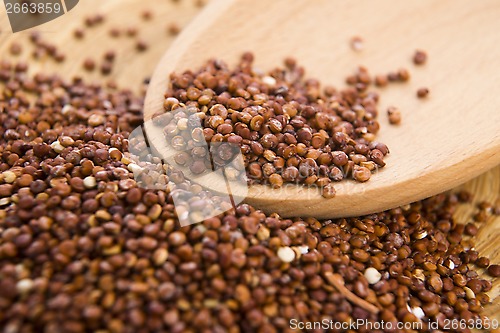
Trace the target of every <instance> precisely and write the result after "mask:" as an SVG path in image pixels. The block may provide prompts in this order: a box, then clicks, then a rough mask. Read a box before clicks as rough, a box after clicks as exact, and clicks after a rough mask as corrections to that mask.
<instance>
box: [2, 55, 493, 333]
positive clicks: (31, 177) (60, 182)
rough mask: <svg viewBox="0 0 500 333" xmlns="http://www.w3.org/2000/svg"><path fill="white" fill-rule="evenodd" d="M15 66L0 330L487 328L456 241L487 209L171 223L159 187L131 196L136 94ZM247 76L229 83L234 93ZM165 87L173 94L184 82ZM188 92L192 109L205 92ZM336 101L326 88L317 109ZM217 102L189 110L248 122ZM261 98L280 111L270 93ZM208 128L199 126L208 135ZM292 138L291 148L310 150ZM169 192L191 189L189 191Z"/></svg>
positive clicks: (423, 204) (5, 154) (479, 295)
mask: <svg viewBox="0 0 500 333" xmlns="http://www.w3.org/2000/svg"><path fill="white" fill-rule="evenodd" d="M245 64H247V65H248V62H245V60H244V61H243V62H242V64H240V66H242V68H245V66H244V65H245ZM216 67H220V68H219V69H217V68H216ZM290 67H291V69H290V70H288V71H286V73H288V74H276V76H275V80H276V82H277V84H278V83H279V82H281V81H280V80H285V79H284V76H280V75H292V74H293V75H298V74H297V73H300V71H298V70H297V68H296V67H293V66H290ZM225 68H226V67H224V65H221V64H219V65H217V62H210V63H209V64H208V69H209V71H210V70H220V71H222V72H226V73H228V72H227V70H226V69H225ZM293 68H295V69H293ZM25 71H26V66H19V65H15V64H10V63H7V62H2V63H1V66H0V81H1V85H2V88H1V96H0V107H1V113H0V123H1V124H2V125H1V127H0V172H1V173H0V208H1V210H0V327H1V329H2V331H3V332H9V333H11V332H95V331H106V332H113V333H115V332H174V333H175V332H179V333H180V332H292V331H293V330H292V329H291V328H290V321H291V320H292V319H296V320H299V321H302V322H314V321H321V320H323V319H327V320H332V321H334V322H349V321H355V320H357V319H366V320H369V321H372V322H380V321H382V320H383V321H385V322H393V323H396V322H397V321H400V322H421V323H422V325H423V331H428V327H427V325H428V323H429V322H436V321H437V322H438V323H440V325H443V324H444V323H445V321H446V319H455V320H460V319H465V320H480V321H481V322H486V321H487V320H486V319H485V318H484V317H482V316H481V310H482V308H483V306H484V305H486V304H488V303H489V302H490V300H489V297H488V295H487V292H488V291H489V290H490V289H491V287H492V284H491V281H489V280H488V279H485V278H482V277H480V276H479V274H478V271H479V270H478V269H479V268H485V269H486V270H487V271H488V273H489V274H490V275H491V276H494V277H497V276H499V275H500V266H498V265H495V264H492V263H490V262H489V260H488V258H485V257H482V256H480V254H479V253H478V252H477V251H475V250H474V247H473V243H472V241H471V240H470V238H469V237H468V235H474V234H476V233H477V229H478V225H479V223H481V222H484V221H485V220H486V219H487V217H488V216H489V215H491V214H498V212H499V209H498V207H492V206H491V205H489V204H487V203H483V204H481V205H480V206H479V207H478V212H477V214H476V216H475V219H476V222H475V223H469V224H467V225H464V224H459V223H457V221H455V220H454V218H453V213H454V211H455V210H456V208H457V207H458V205H459V204H460V201H469V200H470V196H469V195H467V194H466V193H460V194H440V195H437V196H435V197H432V198H429V199H426V200H423V201H420V202H416V203H413V204H411V205H407V206H404V207H400V208H396V209H392V210H389V211H385V212H381V213H377V214H371V215H367V216H361V217H353V218H342V219H333V220H323V221H318V220H317V219H314V218H304V219H302V218H300V217H296V218H291V219H286V218H282V217H280V216H279V215H277V214H270V215H266V214H264V213H263V212H261V211H259V210H258V209H256V208H254V207H251V206H249V205H247V204H241V205H239V206H237V207H236V208H235V209H232V210H229V211H227V212H225V213H224V214H221V215H218V216H215V217H213V218H210V219H207V220H206V221H204V222H202V223H199V224H193V225H190V226H186V227H180V224H179V221H178V219H177V217H176V215H175V210H174V206H173V201H172V195H171V193H170V191H169V190H168V189H167V190H146V189H143V188H141V187H139V186H138V185H137V183H136V181H135V179H134V175H133V172H132V170H130V168H129V165H130V164H131V157H130V155H129V153H128V151H129V148H130V147H129V144H130V143H129V141H128V139H127V138H128V135H129V133H130V131H132V130H133V129H134V128H135V127H137V126H138V125H140V124H141V122H142V102H143V97H142V96H135V95H134V94H132V93H131V92H130V91H127V90H119V89H116V88H114V87H106V86H99V85H89V84H86V83H84V82H82V81H81V80H74V81H72V82H64V81H63V80H61V79H60V78H58V77H57V76H53V75H44V74H38V75H36V76H34V77H31V76H29V75H27V74H26V73H25ZM290 73H292V74H290ZM225 75H229V74H225ZM249 75H250V74H244V73H242V74H241V80H242V82H243V81H244V80H246V79H248V78H249V77H248V76H249ZM192 76H193V77H194V75H192ZM182 77H183V76H180V78H182ZM250 77H251V75H250ZM180 78H179V79H177V80H173V82H174V84H182V85H184V84H183V83H179V80H180ZM200 80H201V79H200ZM207 80H208V78H207ZM209 81H210V80H208V82H209ZM176 82H177V83H176ZM294 82H295V83H294ZM240 84H241V82H240V81H238V82H234V85H235V87H239V85H240ZM294 85H295V87H296V88H295V89H296V90H295V92H294V90H293V89H290V87H293V86H294ZM250 86H251V85H248V86H245V91H246V92H248V89H250V88H249V87H250ZM288 86H289V87H288V90H289V92H290V91H291V92H292V93H293V94H296V95H297V94H298V95H300V96H298V97H294V98H296V99H300V98H302V99H304V103H303V104H304V105H306V106H305V107H302V106H300V103H299V105H295V104H293V106H294V107H295V108H296V109H297V114H300V115H295V116H294V117H298V118H296V119H298V121H301V122H302V123H303V126H302V127H301V128H304V127H305V128H311V131H310V134H311V139H310V140H312V138H313V137H314V134H317V133H319V131H316V130H312V127H311V124H315V123H314V119H316V115H317V114H318V113H319V112H315V113H314V116H312V117H308V116H307V111H305V110H309V109H308V108H307V106H308V103H310V102H309V101H307V100H306V99H307V94H308V93H314V91H315V90H316V88H317V84H316V83H314V82H311V83H309V84H308V86H307V87H309V88H311V91H310V92H304V89H305V88H304V87H305V85H302V84H299V83H297V82H296V81H293V80H292V81H291V83H289V84H288ZM261 88H262V87H260V88H258V89H261ZM182 89H183V88H182V86H179V89H178V90H182ZM227 89H229V88H227ZM238 89H241V88H236V90H234V91H235V92H236V91H238ZM199 90H200V96H199V97H198V99H197V101H195V103H200V98H202V97H203V96H208V95H206V94H205V93H204V90H202V89H199ZM195 92H196V91H195ZM214 92H217V91H214ZM192 93H193V92H190V93H189V95H191V94H192ZM266 93H269V91H268V92H266ZM318 93H319V92H318ZM359 93H360V92H359V91H356V92H354V91H353V94H355V95H356V94H359ZM241 94H244V92H241ZM339 94H341V93H338V92H333V91H332V93H331V95H330V96H329V97H325V98H330V99H334V98H335V96H341V95H339ZM221 95H223V97H222V98H224V96H226V97H228V98H227V99H226V101H224V100H217V98H220V96H217V97H216V96H215V95H214V96H208V97H209V98H210V102H209V103H208V104H205V106H207V105H210V103H214V99H216V100H215V102H217V103H218V104H221V105H227V106H224V107H225V108H226V109H228V107H229V108H233V107H234V108H233V109H241V110H240V111H237V112H238V113H237V114H239V115H240V117H241V119H245V118H244V117H247V116H245V115H246V114H249V115H251V116H252V117H256V116H257V114H252V112H251V111H248V112H245V111H243V110H244V109H245V108H246V107H249V106H245V107H243V106H242V105H240V107H239V108H237V107H236V105H233V103H237V102H238V103H241V102H242V101H241V100H240V99H239V98H236V99H234V98H235V97H229V96H227V94H225V95H224V92H222V93H221ZM181 96H183V95H182V94H179V95H178V96H177V97H175V98H177V99H179V98H181V99H182V97H181ZM185 96H186V98H188V97H187V96H188V92H185ZM325 96H326V95H325ZM356 96H357V95H356ZM208 97H207V100H208ZM283 98H284V99H286V98H285V97H283ZM356 98H361V97H356ZM274 99H278V100H280V98H279V96H278V94H275V95H274ZM179 101H180V100H179ZM202 101H203V100H202ZM373 102H374V101H373V100H372V102H370V103H373ZM264 103H266V102H264ZM267 103H270V102H269V101H267ZM274 103H275V104H274V106H273V108H272V109H271V107H268V110H274V111H273V112H275V114H274V115H272V117H275V118H272V119H276V118H277V117H278V116H279V115H282V116H283V115H284V114H285V113H284V111H283V108H282V110H281V111H282V113H281V114H280V113H279V111H278V114H276V109H278V110H279V107H277V106H276V102H275V101H274ZM278 104H279V103H278ZM202 105H203V104H202ZM262 105H264V104H262ZM201 107H203V106H201ZM211 108H212V109H213V106H211V107H210V108H209V107H208V106H207V112H209V110H210V109H211ZM221 109H222V108H219V109H218V110H219V111H220V110H221ZM285 109H286V108H285ZM299 110H300V111H299ZM365 110H366V106H365ZM348 111H349V110H347V111H346V112H348ZM299 112H300V113H299ZM304 112H305V114H304ZM368 114H369V112H366V113H365V116H366V115H368ZM215 115H217V114H214V115H212V114H210V117H214V116H215ZM219 116H220V115H219ZM300 117H302V118H303V119H300ZM336 117H338V118H339V119H342V120H339V123H338V124H337V126H341V127H342V128H344V130H347V129H352V130H353V132H349V133H350V134H352V135H354V133H355V130H354V128H358V127H359V126H358V125H361V124H358V125H355V126H353V125H352V124H357V123H356V121H357V118H356V119H354V120H353V121H352V123H351V122H350V121H349V120H345V119H344V118H343V116H342V114H340V115H337V116H336ZM346 117H349V116H348V115H347V113H346ZM283 118H284V117H281V119H283ZM207 119H209V118H207ZM238 119H239V118H238V116H235V121H233V120H232V118H231V124H233V123H238V122H239V123H240V124H242V125H243V124H246V123H245V121H243V120H241V121H240V120H238ZM223 120H224V119H223ZM226 120H227V118H226ZM236 120H238V121H236ZM365 120H366V119H365ZM365 120H363V121H365ZM207 121H208V120H207ZM290 121H291V120H290ZM369 121H371V120H369V119H368V120H366V122H369ZM223 123H229V122H226V121H225V120H224V121H223ZM347 123H349V124H351V125H347ZM250 124H251V120H250ZM221 125H223V124H222V123H221V124H219V126H221ZM242 125H240V126H242ZM276 125H277V126H278V124H277V123H276ZM219 126H217V127H216V128H212V130H213V131H214V133H213V135H214V136H215V135H217V133H215V130H216V129H218V128H219ZM231 126H232V125H231ZM286 126H287V125H285V126H283V127H284V128H285V127H286ZM308 126H309V127H308ZM292 127H293V125H292ZM361 127H362V126H361ZM207 128H208V127H207ZM242 128H245V127H244V126H242ZM233 130H235V131H236V124H235V125H234V127H233ZM245 132H246V131H245ZM374 132H375V131H374ZM231 133H232V132H231ZM251 133H252V132H250V134H249V135H250V137H249V138H244V136H246V134H245V135H240V136H241V138H242V143H243V144H246V143H244V142H243V140H250V141H252V142H259V140H261V139H257V138H256V139H255V140H253V139H252V138H251V135H252V134H251ZM308 133H309V132H308ZM339 133H344V132H343V131H340V132H339ZM367 133H372V132H371V131H369V132H367ZM220 134H222V133H220ZM235 134H236V135H239V134H237V133H235ZM267 134H269V133H267ZM275 134H277V133H275ZM275 134H273V135H274V136H276V135H275ZM282 134H283V133H282ZM344 134H345V133H344ZM259 135H260V134H259ZM264 135H265V134H264ZM283 137H285V135H284V134H283ZM349 137H350V135H349ZM361 137H362V136H361V135H360V136H354V140H356V139H357V140H361V139H362V138H361ZM330 139H331V138H330ZM330 139H329V140H330ZM345 139H346V140H348V139H347V136H345ZM364 140H366V139H364ZM264 141H265V140H264ZM278 142H281V141H280V140H279V139H278ZM306 142H308V145H306V144H305V143H304V145H305V146H306V150H307V151H311V150H318V149H319V148H314V147H311V146H309V143H311V142H310V141H307V140H306ZM370 142H372V141H370ZM285 144H287V145H290V143H286V142H285ZM361 144H364V146H365V147H363V149H362V150H363V151H364V152H365V153H366V154H361V153H359V152H358V153H359V154H360V155H362V156H365V158H367V161H366V162H369V160H368V157H369V156H370V154H373V151H374V150H378V151H380V152H382V150H380V149H379V148H377V147H376V146H371V144H365V143H359V142H357V143H356V144H355V145H354V146H352V145H350V146H349V147H351V148H352V149H354V151H356V146H357V145H361ZM261 145H262V143H261ZM248 146H249V147H250V149H252V147H251V146H252V144H251V143H250V144H248ZM254 146H255V145H254ZM297 146H298V143H297V145H296V146H295V147H297ZM277 147H278V146H276V147H270V148H271V149H270V150H272V149H274V148H277ZM339 147H343V146H339ZM346 147H347V146H345V147H344V148H346ZM262 148H264V146H263V145H262ZM320 148H321V149H324V148H325V147H320ZM349 149H350V148H349ZM358 150H359V149H358ZM272 151H273V152H275V153H276V152H277V150H276V151H274V150H272ZM278 155H279V154H278ZM346 155H347V156H348V162H349V161H351V162H353V163H355V162H354V161H353V157H352V156H349V155H348V154H346ZM382 155H383V152H382ZM246 156H247V158H248V161H249V164H248V165H249V166H250V164H252V163H257V164H258V165H259V167H262V166H261V164H260V163H261V162H263V161H261V160H260V157H259V156H258V155H256V154H254V152H253V150H252V153H248V154H247V155H246ZM299 156H300V155H299ZM367 156H368V157H367ZM252 159H255V160H252ZM297 159H298V158H297ZM304 160H307V158H306V159H304ZM300 161H302V160H300ZM300 161H299V162H298V163H299V165H298V169H300V163H301V162H300ZM361 162H362V161H359V163H361ZM265 163H267V162H265ZM355 165H358V164H357V163H355ZM327 166H328V168H329V170H330V168H334V167H338V166H337V165H335V163H333V164H327ZM288 167H290V166H288ZM262 168H263V167H262ZM353 169H354V168H353ZM167 171H168V172H167V174H166V175H165V177H167V179H168V178H170V177H173V174H174V173H175V172H174V171H172V169H171V168H167ZM175 177H178V175H176V176H175ZM178 182H181V183H183V184H184V185H183V186H184V187H185V188H189V189H191V190H192V191H197V192H202V191H204V190H203V189H202V188H201V187H199V186H198V185H196V184H191V183H190V182H189V180H186V179H180V180H178ZM207 195H211V194H210V193H207ZM460 222H462V221H460ZM466 235H467V236H466ZM476 327H477V326H476ZM310 331H313V332H320V331H321V329H316V330H314V329H311V330H310ZM359 331H361V332H363V331H368V329H363V328H360V329H359ZM460 331H462V332H469V331H470V329H468V328H466V329H460Z"/></svg>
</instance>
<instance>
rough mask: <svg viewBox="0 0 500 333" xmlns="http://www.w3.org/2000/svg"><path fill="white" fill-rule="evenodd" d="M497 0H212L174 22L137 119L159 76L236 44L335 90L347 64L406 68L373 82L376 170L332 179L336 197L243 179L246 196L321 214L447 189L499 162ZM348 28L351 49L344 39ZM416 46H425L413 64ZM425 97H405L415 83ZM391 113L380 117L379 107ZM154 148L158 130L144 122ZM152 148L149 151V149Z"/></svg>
mask: <svg viewBox="0 0 500 333" xmlns="http://www.w3.org/2000/svg"><path fill="white" fill-rule="evenodd" d="M498 17H500V4H499V3H498V2H497V1H495V0H485V1H468V0H460V1H452V0H442V1H432V0H423V1H410V2H407V1H396V2H394V1H390V0H381V1H370V0H362V1H356V2H351V1H349V2H346V1H330V0H328V1H327V0H324V1H321V0H317V1H310V0H294V1H267V0H251V1H250V0H239V1H238V0H218V1H213V2H212V3H210V4H209V5H208V6H207V7H206V8H205V9H204V11H203V12H202V13H201V14H200V15H199V16H198V17H197V18H196V19H195V20H194V21H193V22H192V23H191V24H190V26H189V27H188V28H187V29H185V30H184V31H183V32H182V34H181V35H180V36H179V38H178V39H177V40H176V41H175V42H174V43H173V45H172V46H171V47H170V48H169V50H168V51H167V52H166V53H165V55H164V57H163V59H162V60H161V61H160V63H159V65H158V67H157V68H156V70H155V73H154V75H153V77H152V80H151V83H150V86H149V90H148V94H147V98H146V105H145V119H146V120H149V119H150V118H151V116H152V115H153V114H154V113H155V112H158V111H161V110H162V107H163V106H162V105H163V101H164V95H163V94H164V92H165V90H166V88H167V86H168V76H169V74H170V73H171V72H182V71H184V70H187V69H197V68H199V66H200V65H202V64H203V63H204V62H205V61H206V60H207V59H209V58H211V57H215V58H219V59H222V60H225V61H227V62H228V63H229V64H235V63H236V62H237V60H238V59H239V57H240V55H241V54H242V52H244V51H252V52H254V54H255V57H256V61H255V66H256V67H258V68H261V69H262V70H268V69H271V68H274V67H276V66H280V65H281V64H282V61H283V59H284V58H285V57H287V56H294V57H295V58H297V60H298V62H299V64H301V65H303V66H304V67H305V69H306V74H307V75H308V76H310V77H314V78H317V79H319V80H320V81H321V82H322V83H324V84H332V85H335V86H337V87H340V86H344V82H343V81H344V78H345V77H346V76H347V75H349V74H350V73H352V72H353V71H354V70H355V69H356V68H357V66H359V65H364V66H366V67H367V68H368V69H369V70H370V71H371V72H372V73H379V74H386V73H388V72H389V71H395V70H397V69H398V68H400V67H404V68H408V69H409V70H410V73H411V76H412V77H411V79H410V81H409V82H408V83H404V84H394V85H392V86H389V87H387V88H383V89H382V90H380V95H381V103H380V104H381V106H380V109H379V110H380V116H379V120H380V123H381V130H380V132H379V134H378V137H377V140H378V141H380V142H384V143H386V144H387V145H388V147H389V149H390V157H388V158H387V160H386V161H387V166H386V167H384V168H383V169H381V170H380V171H379V172H377V173H376V174H374V175H372V178H371V179H370V180H369V181H368V182H366V183H354V182H352V181H343V182H340V183H338V185H337V186H336V188H337V195H336V196H335V197H334V198H332V199H325V198H323V197H322V196H321V195H320V193H319V191H318V190H317V189H308V188H306V187H302V186H295V185H290V186H287V187H286V188H285V190H283V189H281V190H273V189H271V188H270V187H268V186H261V185H259V186H251V187H250V189H249V191H248V195H247V196H246V197H247V199H246V201H247V202H248V203H251V204H252V205H255V206H256V207H258V208H260V209H263V210H264V211H267V212H271V211H272V212H278V213H279V214H281V215H283V216H314V217H316V218H331V217H338V216H354V215H360V214H367V213H373V212H377V211H381V210H384V209H389V208H393V207H397V206H400V205H403V204H407V203H410V202H413V201H416V200H420V199H423V198H426V197H428V196H431V195H434V194H437V193H439V192H443V191H445V190H448V189H450V188H452V187H454V186H456V185H458V184H460V183H463V182H465V181H467V180H468V179H471V178H473V177H475V176H477V175H479V174H480V173H482V172H484V171H486V170H487V169H489V168H491V167H493V166H495V165H498V164H499V163H500V110H499V107H500V94H499V93H498V91H499V88H500V34H498V31H500V20H498ZM354 36H360V37H361V38H362V39H363V40H364V42H363V50H361V51H359V52H356V51H354V50H353V49H352V48H351V46H350V40H351V39H352V37H354ZM416 49H422V50H425V51H426V52H427V53H428V54H429V59H428V62H427V63H426V64H425V65H423V66H419V67H417V66H414V65H413V64H412V60H411V59H412V56H413V54H414V52H415V50H416ZM420 87H428V88H429V89H430V95H429V96H428V97H427V98H426V99H417V97H416V90H417V89H418V88H420ZM391 105H394V106H397V107H398V108H400V109H401V110H402V114H403V119H402V123H401V124H400V125H399V126H394V125H389V124H388V121H387V117H386V114H385V113H386V109H387V107H388V106H391ZM146 132H147V135H148V137H149V138H150V140H151V142H152V144H153V145H154V146H155V148H157V147H156V145H157V144H159V145H160V146H161V144H160V142H161V141H162V140H164V139H163V136H162V133H161V130H159V129H157V128H154V127H153V126H151V125H146ZM160 151H161V149H160Z"/></svg>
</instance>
